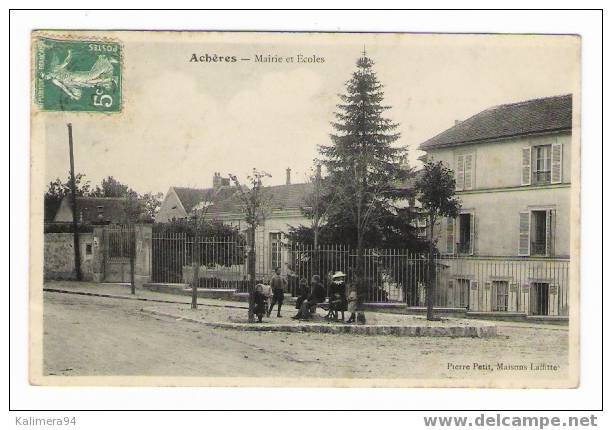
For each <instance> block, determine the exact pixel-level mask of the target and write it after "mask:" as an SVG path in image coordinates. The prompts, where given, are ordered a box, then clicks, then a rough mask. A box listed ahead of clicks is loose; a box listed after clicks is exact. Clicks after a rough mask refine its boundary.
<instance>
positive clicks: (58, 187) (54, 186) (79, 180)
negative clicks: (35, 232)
mask: <svg viewBox="0 0 612 430" xmlns="http://www.w3.org/2000/svg"><path fill="white" fill-rule="evenodd" d="M74 179H75V183H76V195H77V196H79V197H83V196H89V195H90V194H91V185H90V183H89V181H88V180H87V179H85V175H84V174H82V173H77V174H76V176H75V178H74ZM69 194H70V173H68V177H67V178H66V181H62V180H61V179H60V178H56V179H55V180H54V181H51V182H49V186H48V187H47V191H46V192H45V221H46V222H51V221H53V219H54V218H55V214H56V213H57V210H58V209H59V206H60V204H61V202H62V200H63V199H64V197H66V196H67V195H69Z"/></svg>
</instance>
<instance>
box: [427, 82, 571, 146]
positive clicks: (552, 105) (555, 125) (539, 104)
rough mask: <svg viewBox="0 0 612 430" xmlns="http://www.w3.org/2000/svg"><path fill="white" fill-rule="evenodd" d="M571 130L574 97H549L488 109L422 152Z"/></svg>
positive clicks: (444, 134)
mask: <svg viewBox="0 0 612 430" xmlns="http://www.w3.org/2000/svg"><path fill="white" fill-rule="evenodd" d="M571 129H572V95H571V94H567V95H562V96H554V97H546V98H540V99H534V100H527V101H523V102H519V103H510V104H504V105H499V106H494V107H492V108H489V109H486V110H484V111H482V112H480V113H477V114H476V115H474V116H472V117H470V118H468V119H466V120H465V121H461V122H459V123H457V124H455V125H454V126H453V127H451V128H449V129H448V130H446V131H443V132H442V133H440V134H438V135H437V136H434V137H432V138H431V139H429V140H427V141H425V142H423V143H422V144H421V145H420V146H419V149H421V150H425V151H426V150H428V149H433V148H439V147H445V146H454V145H462V144H470V143H478V142H482V141H487V140H493V139H500V138H509V137H515V136H522V135H529V134H539V133H552V132H558V131H569V130H571Z"/></svg>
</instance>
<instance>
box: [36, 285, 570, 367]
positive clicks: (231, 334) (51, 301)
mask: <svg viewBox="0 0 612 430" xmlns="http://www.w3.org/2000/svg"><path fill="white" fill-rule="evenodd" d="M59 284H60V283H54V285H49V284H47V285H45V287H50V288H51V287H56V288H57V287H59V286H61V287H63V288H62V289H65V287H66V285H65V284H72V287H73V288H74V290H75V291H77V290H79V289H83V288H87V287H86V286H83V285H82V284H77V283H70V282H67V283H61V285H59ZM92 285H95V284H92ZM112 288H121V289H122V290H121V291H122V292H123V293H125V292H127V293H128V295H129V289H128V288H125V287H120V286H119V287H117V286H112ZM88 291H89V292H90V293H91V292H93V290H92V289H89V290H88ZM99 292H100V293H105V292H106V293H109V288H108V287H106V286H101V287H100V291H99ZM43 296H44V298H43V299H44V337H43V367H44V369H43V374H45V375H71V376H76V375H79V376H95V375H114V376H122V375H126V376H128V375H146V376H206V377H211V376H229V377H235V376H251V377H263V376H267V377H270V376H283V377H292V376H295V375H298V376H300V377H338V378H345V377H357V378H431V377H434V378H440V377H443V378H466V377H480V378H487V377H491V378H495V379H499V378H516V373H515V372H506V371H503V370H499V371H498V370H493V371H491V370H488V368H483V369H480V368H472V367H473V366H474V363H477V364H483V365H492V366H493V367H495V366H496V364H497V363H498V362H503V363H507V364H521V365H525V366H530V363H536V364H537V363H550V364H553V365H555V366H558V370H556V371H554V372H553V371H550V372H533V371H525V376H526V377H533V378H555V379H556V378H559V377H564V376H566V374H567V355H568V331H567V329H566V328H563V327H559V326H551V327H546V326H542V325H533V326H531V325H526V324H520V323H508V322H500V323H496V324H499V325H498V336H496V337H494V338H489V339H478V338H410V337H397V336H363V335H353V334H351V335H347V334H326V333H279V332H242V331H232V330H225V329H220V328H213V327H207V326H203V325H199V324H194V323H191V322H188V321H184V320H176V319H174V318H168V317H162V316H152V315H146V314H144V313H142V312H141V309H142V308H143V307H147V306H150V303H149V302H143V301H140V300H129V299H120V298H114V297H97V296H86V295H77V294H65V293H56V292H45V293H44V294H43ZM138 296H139V298H147V299H151V300H153V299H159V300H168V299H169V298H170V299H173V298H174V296H169V295H168V294H163V293H154V292H145V291H139V292H138ZM145 296H146V297H145ZM177 299H178V300H182V301H183V302H185V298H177ZM178 300H177V301H178ZM207 301H208V300H203V299H200V300H199V302H200V303H203V302H207ZM210 304H211V305H220V304H223V301H220V300H211V303H210ZM228 304H230V305H232V304H236V303H235V302H229V303H228ZM241 305H244V303H242V304H241ZM214 307H215V306H211V309H212V308H214ZM293 311H294V309H291V312H293ZM369 314H373V313H369ZM457 365H460V366H457ZM485 367H486V366H485Z"/></svg>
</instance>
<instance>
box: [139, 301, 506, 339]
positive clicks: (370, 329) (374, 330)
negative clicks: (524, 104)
mask: <svg viewBox="0 0 612 430" xmlns="http://www.w3.org/2000/svg"><path fill="white" fill-rule="evenodd" d="M140 311H141V312H143V313H145V314H149V315H157V316H163V317H169V318H173V319H175V320H182V321H188V322H193V323H197V324H202V325H206V326H209V327H215V328H224V329H230V330H239V331H274V332H289V333H331V334H344V333H350V334H362V335H369V336H385V335H393V336H404V337H477V338H489V337H495V336H497V327H496V326H494V325H486V324H483V325H480V326H476V325H473V326H452V327H428V326H400V325H332V324H313V323H305V324H249V323H231V322H220V321H203V320H199V319H196V318H190V317H185V316H180V315H175V314H171V313H168V312H162V311H157V310H153V309H144V308H143V309H141V310H140Z"/></svg>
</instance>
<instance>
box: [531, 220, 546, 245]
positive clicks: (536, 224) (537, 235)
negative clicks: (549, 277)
mask: <svg viewBox="0 0 612 430" xmlns="http://www.w3.org/2000/svg"><path fill="white" fill-rule="evenodd" d="M546 212H547V211H532V212H531V255H546V242H547V239H546Z"/></svg>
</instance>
